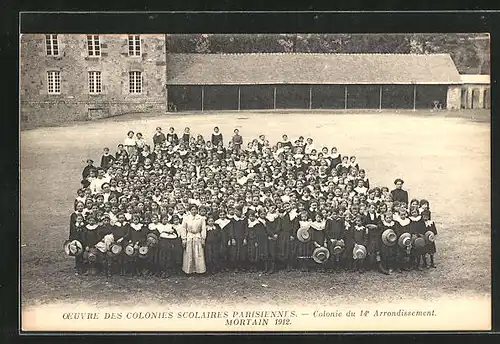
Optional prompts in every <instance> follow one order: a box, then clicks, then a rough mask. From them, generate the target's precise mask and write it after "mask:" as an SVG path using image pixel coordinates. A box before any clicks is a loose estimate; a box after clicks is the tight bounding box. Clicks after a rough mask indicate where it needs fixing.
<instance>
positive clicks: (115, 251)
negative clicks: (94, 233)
mask: <svg viewBox="0 0 500 344" xmlns="http://www.w3.org/2000/svg"><path fill="white" fill-rule="evenodd" d="M122 250H123V247H122V245H120V244H116V243H115V244H113V245H111V253H112V254H114V255H119V254H120V253H121V252H122Z"/></svg>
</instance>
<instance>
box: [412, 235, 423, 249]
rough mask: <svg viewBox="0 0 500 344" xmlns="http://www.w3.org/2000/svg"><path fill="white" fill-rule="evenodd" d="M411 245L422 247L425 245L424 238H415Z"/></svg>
mask: <svg viewBox="0 0 500 344" xmlns="http://www.w3.org/2000/svg"><path fill="white" fill-rule="evenodd" d="M413 246H415V247H416V248H422V247H424V246H425V239H424V238H422V237H418V238H415V240H414V242H413Z"/></svg>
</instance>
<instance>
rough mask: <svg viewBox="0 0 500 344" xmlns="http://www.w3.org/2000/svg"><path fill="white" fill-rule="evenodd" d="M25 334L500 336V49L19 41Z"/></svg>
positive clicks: (440, 43)
mask: <svg viewBox="0 0 500 344" xmlns="http://www.w3.org/2000/svg"><path fill="white" fill-rule="evenodd" d="M19 68H20V90H19V92H20V110H19V111H20V122H19V123H20V128H21V131H20V187H21V193H20V202H21V209H20V211H21V213H20V220H21V222H20V223H21V229H20V254H21V256H20V269H21V270H20V271H21V274H20V279H21V297H20V301H21V327H22V330H23V331H27V332H29V331H57V330H61V331H107V330H110V331H134V332H141V331H178V332H190V331H224V332H238V331H249V332H252V331H259V332H261V331H264V332H265V331H285V332H286V331H394V330H404V331H432V330H489V329H491V218H490V216H491V214H490V211H491V199H490V192H491V191H490V187H491V180H490V174H491V170H490V159H491V154H490V131H491V129H490V107H491V106H490V104H491V98H490V36H489V34H488V33H386V34H382V33H378V34H374V33H373V34H368V33H367V34H360V33H353V34H348V33H331V34H326V33H311V34H307V33H283V34H215V33H214V34H211V33H199V34H169V33H158V34H151V33H147V34H144V33H141V32H136V33H128V32H123V33H119V34H118V33H114V34H108V33H106V34H96V33H92V34H90V33H89V34H74V33H71V34H67V33H64V32H47V33H45V32H40V33H27V34H21V36H20V65H19Z"/></svg>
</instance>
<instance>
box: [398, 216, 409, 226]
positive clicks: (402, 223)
mask: <svg viewBox="0 0 500 344" xmlns="http://www.w3.org/2000/svg"><path fill="white" fill-rule="evenodd" d="M396 221H398V223H399V224H400V225H401V226H406V225H409V224H410V219H409V218H406V219H404V220H403V219H396Z"/></svg>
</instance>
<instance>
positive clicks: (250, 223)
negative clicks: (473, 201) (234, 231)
mask: <svg viewBox="0 0 500 344" xmlns="http://www.w3.org/2000/svg"><path fill="white" fill-rule="evenodd" d="M259 222H260V221H259V220H258V219H256V220H255V221H250V219H248V227H249V228H253V227H254V226H255V225H256V224H258V223H259Z"/></svg>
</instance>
